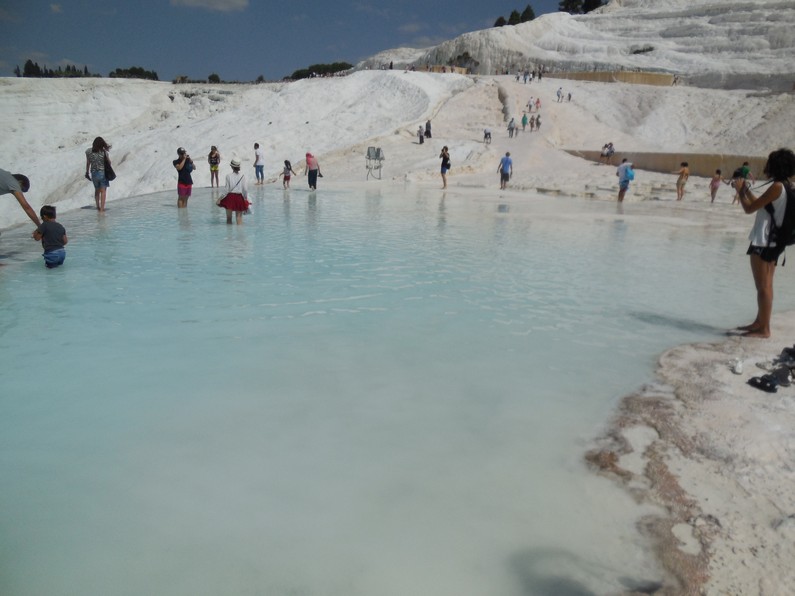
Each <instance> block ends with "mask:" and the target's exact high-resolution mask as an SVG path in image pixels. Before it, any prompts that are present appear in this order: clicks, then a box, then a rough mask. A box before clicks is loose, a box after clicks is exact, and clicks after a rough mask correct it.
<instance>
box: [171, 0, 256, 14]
mask: <svg viewBox="0 0 795 596" xmlns="http://www.w3.org/2000/svg"><path fill="white" fill-rule="evenodd" d="M171 5H172V6H187V7H189V8H204V9H206V10H215V11H218V12H232V11H235V10H245V9H246V8H248V0H171Z"/></svg>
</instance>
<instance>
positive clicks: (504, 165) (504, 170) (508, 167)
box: [497, 151, 513, 190]
mask: <svg viewBox="0 0 795 596" xmlns="http://www.w3.org/2000/svg"><path fill="white" fill-rule="evenodd" d="M497 171H498V172H499V173H500V190H505V188H506V187H507V186H508V180H510V179H511V176H513V160H512V159H511V152H510V151H508V152H506V153H505V157H503V158H502V159H500V165H499V166H498V167H497Z"/></svg>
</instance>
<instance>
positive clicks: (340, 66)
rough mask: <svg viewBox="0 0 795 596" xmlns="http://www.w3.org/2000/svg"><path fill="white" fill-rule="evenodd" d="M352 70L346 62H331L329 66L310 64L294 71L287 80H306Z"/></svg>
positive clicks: (351, 66)
mask: <svg viewBox="0 0 795 596" xmlns="http://www.w3.org/2000/svg"><path fill="white" fill-rule="evenodd" d="M351 68H353V65H352V64H348V63H347V62H332V63H331V64H312V65H311V66H308V67H306V68H301V69H299V70H296V71H295V72H293V74H291V75H290V76H289V77H288V78H290V79H308V78H309V77H313V76H320V77H322V76H324V75H333V74H336V73H338V72H342V71H344V70H350V69H351Z"/></svg>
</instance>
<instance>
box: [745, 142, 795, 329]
mask: <svg viewBox="0 0 795 596" xmlns="http://www.w3.org/2000/svg"><path fill="white" fill-rule="evenodd" d="M765 175H766V176H767V177H768V178H770V182H771V184H770V187H769V188H768V189H767V190H766V191H765V192H764V193H763V194H762V195H761V196H759V197H757V196H754V193H753V192H752V191H751V188H750V185H749V184H748V182H746V180H745V179H744V178H736V179H735V180H734V181H733V182H732V185H733V186H734V188H735V189H736V190H737V194H738V195H739V197H740V205H742V208H743V210H744V211H745V212H746V213H756V219H755V220H754V227H753V228H751V234H750V235H749V237H748V239H749V240H750V241H751V245H750V246H749V247H748V252H747V253H746V254H748V255H750V256H751V273H752V274H753V276H754V285H755V286H756V303H757V312H756V318H755V319H754V322H753V323H751V324H749V325H743V326H741V327H738V328H737V329H738V330H739V331H743V332H744V333H743V335H744V336H745V337H770V316H771V314H772V312H773V275H774V274H775V272H776V264H777V263H778V258H779V257H780V256H781V253H783V252H784V249H785V248H786V246H785V245H784V244H783V242H782V241H781V240H778V241H777V239H776V238H774V237H772V236H771V230H772V229H773V223H775V226H776V227H779V226H781V224H782V223H783V222H784V212H785V210H786V207H787V189H786V185H788V184H789V182H788V180H789V178H791V177H792V176H793V175H795V154H793V152H792V151H791V150H790V149H779V150H778V151H773V153H771V154H770V155H769V156H768V158H767V163H766V164H765ZM768 205H769V206H770V208H768Z"/></svg>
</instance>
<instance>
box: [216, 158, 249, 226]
mask: <svg viewBox="0 0 795 596" xmlns="http://www.w3.org/2000/svg"><path fill="white" fill-rule="evenodd" d="M229 165H230V166H232V173H231V174H227V175H226V194H225V195H224V196H223V197H222V198H221V199H219V200H218V203H217V204H218V206H219V207H223V208H224V209H226V223H228V224H231V223H232V213H233V212H234V214H235V221H236V222H237V223H238V224H242V223H243V213H245V212H246V211H248V206H249V202H248V186H247V185H246V175H245V174H242V173H241V172H240V160H238V159H237V158H234V159H233V160H232V161H231V162H230V163H229Z"/></svg>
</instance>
